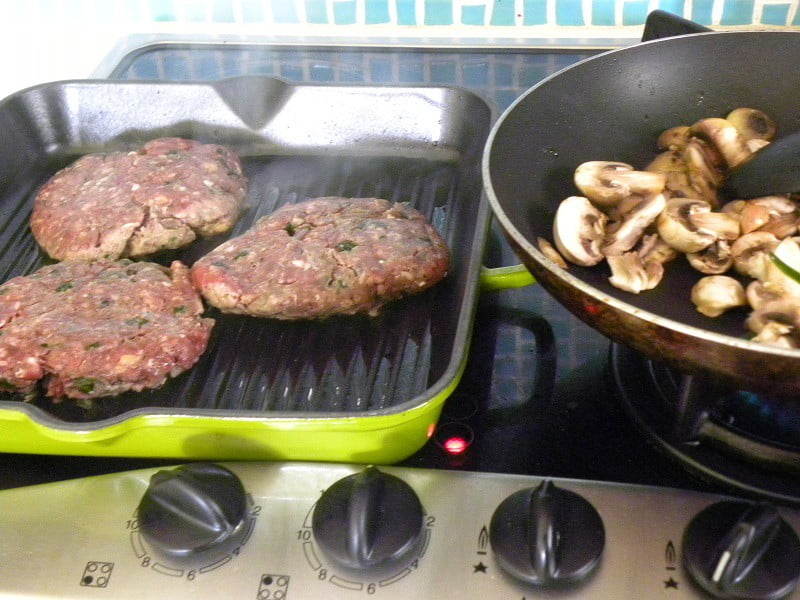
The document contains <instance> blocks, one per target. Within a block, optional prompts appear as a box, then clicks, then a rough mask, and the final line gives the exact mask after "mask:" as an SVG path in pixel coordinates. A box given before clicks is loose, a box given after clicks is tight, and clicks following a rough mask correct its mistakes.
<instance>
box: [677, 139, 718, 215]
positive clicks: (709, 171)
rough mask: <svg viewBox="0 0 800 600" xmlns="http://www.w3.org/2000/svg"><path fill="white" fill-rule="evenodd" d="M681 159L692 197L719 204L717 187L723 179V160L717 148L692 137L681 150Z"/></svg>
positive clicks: (715, 206)
mask: <svg viewBox="0 0 800 600" xmlns="http://www.w3.org/2000/svg"><path fill="white" fill-rule="evenodd" d="M683 160H684V163H685V164H686V172H687V174H688V177H689V183H690V184H691V186H692V189H693V190H694V191H695V194H694V195H693V196H694V197H699V198H700V199H701V200H705V201H706V202H708V203H709V204H710V205H711V206H712V207H714V208H717V207H718V206H719V204H720V202H719V194H718V192H717V189H718V188H719V186H720V185H722V182H723V181H724V179H725V172H726V169H725V161H724V159H723V158H722V156H721V155H720V154H719V152H717V150H716V149H715V148H714V147H712V146H710V145H709V144H706V143H705V142H703V141H702V140H700V139H697V138H692V140H690V141H689V143H688V144H687V145H686V148H684V150H683Z"/></svg>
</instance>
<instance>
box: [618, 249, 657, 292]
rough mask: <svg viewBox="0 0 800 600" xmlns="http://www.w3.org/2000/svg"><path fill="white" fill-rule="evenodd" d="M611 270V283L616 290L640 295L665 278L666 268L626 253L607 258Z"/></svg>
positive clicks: (633, 253) (635, 254) (653, 261)
mask: <svg viewBox="0 0 800 600" xmlns="http://www.w3.org/2000/svg"><path fill="white" fill-rule="evenodd" d="M607 260H608V266H609V267H610V268H611V277H609V278H608V281H609V283H611V285H613V286H614V287H616V288H619V289H621V290H624V291H626V292H631V293H633V294H638V293H639V292H641V291H643V290H650V289H653V288H654V287H656V286H657V285H658V284H659V283H660V282H661V279H662V278H663V277H664V266H663V265H662V264H661V263H660V262H658V261H655V260H652V261H644V260H642V257H641V256H639V254H637V253H636V252H625V253H624V254H618V255H615V256H609V257H608V258H607Z"/></svg>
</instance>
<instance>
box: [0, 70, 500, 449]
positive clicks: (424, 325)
mask: <svg viewBox="0 0 800 600" xmlns="http://www.w3.org/2000/svg"><path fill="white" fill-rule="evenodd" d="M491 122H492V111H491V109H490V108H489V107H488V106H487V105H486V103H485V102H484V101H483V100H481V99H480V98H479V97H477V96H475V95H473V94H471V93H469V92H467V91H465V90H463V89H457V88H443V87H369V86H323V85H292V84H288V83H286V82H284V81H282V80H279V79H274V78H268V77H239V78H233V79H227V80H222V81H218V82H214V83H154V82H106V81H95V80H86V81H69V82H56V83H52V84H45V85H41V86H37V87H34V88H30V89H27V90H23V91H21V92H18V93H16V94H13V95H12V96H10V97H8V98H6V99H5V100H3V101H2V102H0V130H2V131H3V141H2V145H0V281H5V280H7V279H9V278H11V277H14V276H17V275H23V274H28V273H31V272H32V271H34V270H36V269H37V268H39V267H40V266H42V265H43V264H46V263H47V262H48V261H49V259H48V258H47V256H46V255H45V254H44V253H43V251H41V250H40V249H39V248H38V246H37V244H36V242H35V241H34V239H33V238H32V236H31V233H30V230H29V227H28V221H29V218H30V212H31V205H32V201H33V198H34V196H35V193H36V191H37V189H38V187H39V186H41V185H42V184H43V183H44V182H45V181H46V180H47V179H48V178H49V177H50V176H51V175H52V174H53V173H54V172H55V171H56V170H57V169H59V168H61V167H63V166H65V165H66V164H68V163H69V162H71V161H72V160H74V159H75V158H77V157H78V156H80V155H82V154H85V153H88V152H96V151H107V150H119V149H127V148H129V147H131V146H133V145H136V144H139V143H141V142H143V141H145V140H147V139H151V138H154V137H159V136H181V137H188V138H193V139H197V140H200V141H204V142H212V143H219V144H225V145H228V146H231V147H232V148H233V149H234V150H235V151H236V152H237V153H238V154H239V155H240V157H241V158H242V161H243V166H244V169H245V174H246V175H247V177H248V179H249V192H248V197H247V200H246V209H245V211H244V214H243V216H242V218H241V219H240V220H239V222H238V224H237V226H236V228H235V229H234V231H233V232H232V233H231V235H238V234H240V233H242V232H243V231H245V230H246V229H248V228H249V227H250V226H251V225H252V224H253V222H254V221H255V220H256V219H258V218H259V217H260V216H262V215H264V214H268V213H269V212H271V211H273V210H274V209H275V208H277V207H279V206H281V205H284V204H287V203H293V202H298V201H302V200H305V199H307V198H312V197H317V196H324V195H339V196H354V197H355V196H377V197H382V198H386V199H389V200H393V201H403V202H409V203H410V204H411V205H412V206H414V207H416V208H417V209H419V210H420V211H422V212H423V213H424V214H425V215H426V216H427V217H428V218H429V219H430V220H431V222H432V223H433V224H434V226H435V227H436V228H437V229H438V230H439V232H440V233H441V234H442V235H443V237H444V238H445V240H446V241H447V242H448V244H449V246H450V248H451V250H452V256H453V261H452V263H453V264H452V268H451V270H450V272H449V273H448V275H447V277H446V278H445V280H444V281H442V282H441V283H440V284H439V285H437V286H436V287H435V288H433V289H432V290H429V291H428V292H426V293H423V294H421V295H418V296H415V297H411V298H408V299H405V300H401V301H399V302H397V303H395V304H392V305H390V306H388V307H386V308H385V309H384V310H383V311H382V312H381V314H380V315H379V316H378V317H375V318H370V317H366V316H364V317H361V316H356V317H347V318H332V319H329V320H326V321H321V322H295V323H286V322H278V321H272V320H267V319H256V318H250V317H241V316H229V315H221V314H218V313H216V312H215V311H214V310H211V309H209V310H208V311H207V313H208V314H209V315H210V316H213V317H215V318H216V319H217V324H216V326H215V328H214V331H213V334H212V338H211V341H210V344H209V347H208V349H207V351H206V352H205V354H204V355H203V356H202V357H201V359H200V360H199V362H198V363H197V365H195V367H194V368H193V369H191V370H190V371H189V372H187V373H184V374H183V375H181V376H179V377H177V378H175V379H173V380H171V381H169V382H168V383H167V384H166V385H165V386H163V387H162V388H160V389H158V390H153V391H147V392H141V393H126V394H123V395H120V396H117V397H113V398H108V399H103V400H100V401H97V402H96V403H95V404H94V405H93V406H92V407H91V408H89V409H84V408H80V407H78V406H76V405H75V404H74V403H73V402H71V401H64V402H60V403H54V402H52V401H51V400H50V399H48V398H46V397H44V396H41V397H39V398H36V399H34V400H33V401H32V402H30V403H25V402H22V401H21V399H20V398H19V397H16V396H14V395H12V394H0V451H2V452H16V453H39V454H62V455H66V454H70V455H85V456H129V457H168V458H171V457H176V458H192V459H194V458H213V459H236V460H242V459H259V460H264V459H266V460H332V461H347V462H372V463H389V462H395V461H398V460H402V459H403V458H405V457H407V456H409V455H411V454H413V453H414V452H415V451H416V450H417V449H419V448H420V447H421V446H422V445H423V444H424V443H425V441H426V440H427V438H428V437H429V436H430V435H431V433H432V431H433V428H434V426H435V424H436V422H437V420H438V417H439V414H440V412H441V408H442V404H443V402H444V400H445V399H446V398H447V396H448V395H449V394H450V393H451V392H452V390H453V389H454V388H455V386H456V384H457V383H458V380H459V378H460V375H461V372H462V370H463V367H464V364H465V362H466V356H467V349H468V345H469V338H470V332H471V329H472V321H473V317H474V311H475V304H476V301H477V296H478V288H479V282H480V281H481V277H482V275H481V270H482V269H481V259H482V254H483V248H484V244H485V240H486V236H487V231H488V222H489V210H488V205H487V203H486V202H485V201H484V197H483V195H482V184H481V178H480V158H481V152H482V149H483V146H484V144H485V142H486V139H487V137H488V133H489V130H490V127H491ZM224 239H227V237H226V236H221V237H220V238H217V239H212V240H204V241H200V242H197V243H195V244H194V245H193V246H191V247H189V248H188V249H186V250H182V251H177V252H169V253H164V254H162V255H159V256H156V257H154V260H157V261H158V262H162V263H164V264H168V262H169V261H171V260H173V259H180V260H182V261H184V262H185V263H186V264H192V263H193V262H194V261H195V260H196V259H197V258H198V257H200V256H202V255H204V254H205V253H207V252H208V251H209V250H211V249H212V248H213V247H215V246H216V245H218V244H219V243H221V242H222V241H224ZM484 279H486V280H487V281H489V280H491V277H490V276H489V277H488V278H487V277H486V276H484Z"/></svg>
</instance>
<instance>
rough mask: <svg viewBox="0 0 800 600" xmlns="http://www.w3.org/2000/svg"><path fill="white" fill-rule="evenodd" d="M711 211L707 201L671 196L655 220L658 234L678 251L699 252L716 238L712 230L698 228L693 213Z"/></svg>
mask: <svg viewBox="0 0 800 600" xmlns="http://www.w3.org/2000/svg"><path fill="white" fill-rule="evenodd" d="M709 212H711V206H710V205H709V204H708V202H704V201H702V200H695V199H693V198H671V199H670V200H668V201H667V204H666V206H665V207H664V210H663V211H662V212H661V214H660V215H659V216H658V219H657V220H656V226H657V228H658V234H659V235H660V236H661V239H663V240H664V241H665V242H666V243H667V244H669V245H670V246H672V247H673V248H675V249H676V250H678V251H679V252H685V253H687V254H688V253H690V252H699V251H700V250H702V249H704V248H707V247H708V246H710V245H711V244H713V243H714V241H715V240H716V239H717V236H716V234H715V233H714V232H713V231H710V230H706V229H701V228H699V227H698V226H697V225H696V224H695V223H694V220H693V217H694V215H697V214H702V213H709Z"/></svg>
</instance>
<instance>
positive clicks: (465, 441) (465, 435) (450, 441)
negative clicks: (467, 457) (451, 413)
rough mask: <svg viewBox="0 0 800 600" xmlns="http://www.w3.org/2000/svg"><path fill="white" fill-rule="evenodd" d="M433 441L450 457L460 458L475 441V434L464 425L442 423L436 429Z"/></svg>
mask: <svg viewBox="0 0 800 600" xmlns="http://www.w3.org/2000/svg"><path fill="white" fill-rule="evenodd" d="M433 439H434V441H435V442H436V445H437V446H439V447H440V448H441V449H442V450H444V451H445V452H447V454H449V455H450V456H461V455H462V454H464V453H465V452H466V451H467V450H468V449H469V447H470V446H471V445H472V442H473V441H475V432H474V431H472V428H471V427H470V426H469V425H467V424H466V423H458V422H450V423H443V424H442V425H440V426H439V427H437V428H436V433H435V434H434V435H433Z"/></svg>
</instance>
